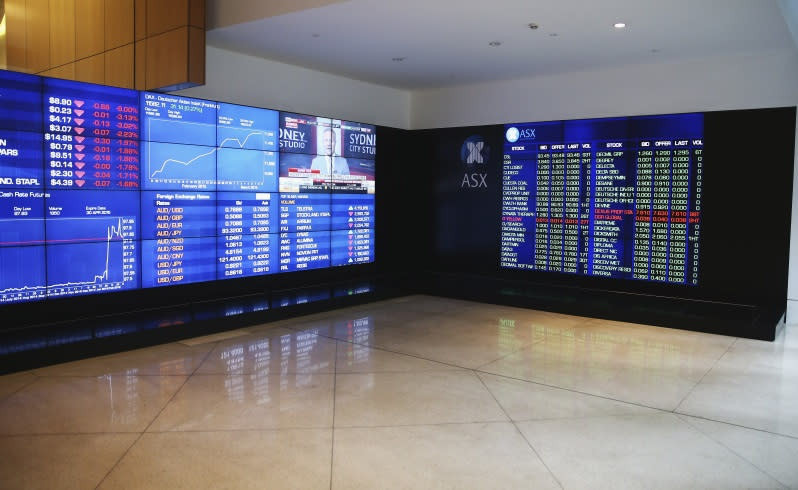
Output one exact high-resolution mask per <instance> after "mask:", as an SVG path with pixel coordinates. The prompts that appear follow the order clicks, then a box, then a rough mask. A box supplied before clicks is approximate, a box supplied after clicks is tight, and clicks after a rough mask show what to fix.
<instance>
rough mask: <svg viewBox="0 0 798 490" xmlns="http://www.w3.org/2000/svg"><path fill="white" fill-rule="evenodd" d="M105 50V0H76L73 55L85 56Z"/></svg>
mask: <svg viewBox="0 0 798 490" xmlns="http://www.w3.org/2000/svg"><path fill="white" fill-rule="evenodd" d="M104 50H105V0H76V2H75V57H76V58H78V59H80V58H85V57H87V56H92V55H95V54H97V53H102V52H103V51H104Z"/></svg>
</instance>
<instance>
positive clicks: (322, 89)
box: [176, 46, 410, 129]
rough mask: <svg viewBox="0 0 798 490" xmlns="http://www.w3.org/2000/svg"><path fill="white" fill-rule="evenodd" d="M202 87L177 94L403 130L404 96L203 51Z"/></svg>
mask: <svg viewBox="0 0 798 490" xmlns="http://www.w3.org/2000/svg"><path fill="white" fill-rule="evenodd" d="M205 54H206V57H205V63H206V70H205V73H206V75H205V85H203V86H201V87H194V88H190V89H187V90H181V91H179V92H176V93H179V94H182V95H186V96H190V97H200V98H203V99H212V100H218V101H222V102H231V103H236V104H244V105H251V106H257V107H268V108H270V109H279V110H284V111H291V112H299V113H304V114H314V115H320V116H329V117H334V118H338V119H348V120H351V121H358V122H365V123H370V124H379V125H382V126H391V127H395V128H403V129H407V128H408V127H409V125H410V93H409V92H407V91H404V90H398V89H395V88H389V87H383V86H380V85H375V84H372V83H366V82H361V81H357V80H352V79H349V78H345V77H341V76H337V75H330V74H328V73H322V72H318V71H315V70H309V69H307V68H301V67H298V66H294V65H288V64H285V63H279V62H277V61H270V60H265V59H263V58H256V57H252V56H247V55H244V54H240V53H235V52H232V51H226V50H223V49H219V48H215V47H212V46H208V47H207V48H206V52H205Z"/></svg>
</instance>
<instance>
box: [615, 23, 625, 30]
mask: <svg viewBox="0 0 798 490" xmlns="http://www.w3.org/2000/svg"><path fill="white" fill-rule="evenodd" d="M613 27H615V28H616V29H623V28H624V27H626V23H624V22H616V23H615V24H613Z"/></svg>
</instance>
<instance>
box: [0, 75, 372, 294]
mask: <svg viewBox="0 0 798 490" xmlns="http://www.w3.org/2000/svg"><path fill="white" fill-rule="evenodd" d="M375 157H376V128H375V127H374V126H371V125H367V124H361V123H357V122H349V121H341V120H337V119H329V118H322V117H315V116H306V115H300V114H290V113H284V112H278V111H273V110H268V109H260V108H254V107H246V106H239V105H233V104H225V103H219V102H214V101H208V100H200V99H191V98H186V97H181V96H177V95H169V94H161V93H149V92H138V91H134V90H126V89H119V88H112V87H106V86H98V85H91V84H84V83H80V82H73V81H66V80H59V79H50V78H44V77H38V76H32V75H26V74H20V73H15V72H7V71H0V222H2V226H0V303H16V302H26V301H34V300H41V299H44V298H51V297H60V296H73V295H83V294H95V293H104V292H110V291H121V290H133V289H138V288H153V287H161V286H171V285H180V284H189V283H197V282H204V281H215V280H220V279H229V278H240V277H251V276H261V275H266V274H276V273H284V272H293V271H300V270H311V269H321V268H327V267H334V266H348V265H355V264H363V263H369V262H373V261H374V224H375V221H374V193H375Z"/></svg>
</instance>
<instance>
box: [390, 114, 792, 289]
mask: <svg viewBox="0 0 798 490" xmlns="http://www.w3.org/2000/svg"><path fill="white" fill-rule="evenodd" d="M795 117H796V109H795V107H787V108H768V109H749V110H730V111H707V112H693V113H683V114H660V115H643V116H640V115H635V116H626V117H609V118H601V119H598V118H596V119H581V120H561V121H540V122H516V123H507V124H501V125H486V126H471V127H457V128H443V129H429V130H422V131H420V132H418V133H416V134H414V135H413V136H414V138H415V140H414V143H413V145H412V148H413V151H414V152H418V153H420V154H421V153H423V154H426V155H430V157H429V160H431V161H430V162H424V165H423V168H433V169H435V170H436V174H435V175H434V178H433V179H432V182H433V183H432V184H431V185H428V187H427V192H428V193H429V195H430V201H429V202H428V203H421V204H419V205H418V206H417V208H418V209H417V210H416V212H414V213H408V221H413V223H412V224H413V226H417V227H422V226H423V227H424V228H425V229H427V230H429V231H428V232H427V233H428V234H429V236H430V237H431V238H430V240H431V245H430V248H431V251H430V253H429V254H428V260H426V262H425V263H424V264H423V266H424V267H426V268H428V269H429V270H432V271H434V273H436V274H437V275H438V276H439V277H444V278H449V279H447V280H451V281H452V282H458V281H459V282H461V283H466V281H467V280H468V278H477V279H473V280H474V281H476V282H479V281H483V282H484V283H487V282H488V281H491V280H493V281H495V284H498V285H500V286H496V288H506V289H507V290H511V289H513V288H516V289H518V290H524V291H528V290H532V289H533V288H535V287H537V288H539V290H538V292H540V294H541V296H545V295H546V294H549V288H555V287H556V288H563V289H560V290H559V291H612V292H615V293H623V294H626V293H632V294H641V295H647V296H648V297H658V298H683V299H690V300H696V301H701V302H703V303H701V304H713V305H720V304H727V303H728V304H738V305H755V304H765V303H768V302H771V301H773V302H780V301H783V298H784V297H785V295H786V284H787V271H788V270H789V266H788V257H789V243H790V242H789V236H790V219H791V206H792V182H793V160H794V155H795V153H794V152H795V146H794V144H795V141H794V139H795ZM415 170H416V172H410V175H411V176H412V175H414V174H415V173H417V172H419V171H420V170H421V167H419V168H418V169H415ZM391 177H392V182H394V179H395V178H396V177H395V176H394V175H391ZM410 179H412V177H408V180H410ZM404 185H405V186H408V185H409V183H406V184H404ZM425 209H430V210H432V213H431V215H430V217H429V220H428V223H426V224H425V223H421V224H416V223H415V222H416V221H418V219H419V218H418V217H419V216H424V214H422V212H423V210H425ZM392 222H393V221H392ZM408 226H410V224H408V223H407V222H405V223H400V225H399V226H398V228H399V229H404V228H406V227H408ZM404 246H405V247H408V246H411V245H410V244H409V243H405V244H404ZM419 260H421V259H419ZM447 284H449V283H447ZM488 289H489V288H488V286H484V288H483V289H480V291H481V292H482V293H484V294H485V297H488V294H489V291H488ZM552 291H553V289H552ZM538 292H536V293H535V294H538ZM550 294H551V295H553V296H556V294H555V293H554V292H550ZM560 294H563V293H560Z"/></svg>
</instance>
